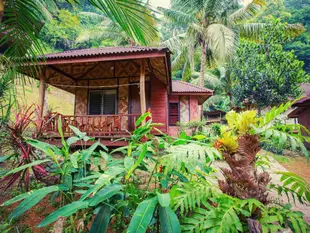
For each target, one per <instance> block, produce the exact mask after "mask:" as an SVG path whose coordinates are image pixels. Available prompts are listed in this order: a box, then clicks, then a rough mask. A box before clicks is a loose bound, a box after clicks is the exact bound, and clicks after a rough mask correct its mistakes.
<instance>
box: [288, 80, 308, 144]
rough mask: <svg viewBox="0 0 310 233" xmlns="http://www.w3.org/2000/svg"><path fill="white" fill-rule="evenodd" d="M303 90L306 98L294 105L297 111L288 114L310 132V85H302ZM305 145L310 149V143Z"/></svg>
mask: <svg viewBox="0 0 310 233" xmlns="http://www.w3.org/2000/svg"><path fill="white" fill-rule="evenodd" d="M301 89H302V90H303V91H304V94H305V97H303V98H302V99H300V100H298V101H297V102H296V103H294V105H293V107H295V109H294V110H293V111H292V112H291V113H290V114H288V117H289V118H295V119H297V121H298V123H299V124H302V125H303V126H305V127H306V128H307V129H308V130H310V84H309V83H305V84H302V85H301ZM305 145H306V147H307V148H308V149H310V143H305Z"/></svg>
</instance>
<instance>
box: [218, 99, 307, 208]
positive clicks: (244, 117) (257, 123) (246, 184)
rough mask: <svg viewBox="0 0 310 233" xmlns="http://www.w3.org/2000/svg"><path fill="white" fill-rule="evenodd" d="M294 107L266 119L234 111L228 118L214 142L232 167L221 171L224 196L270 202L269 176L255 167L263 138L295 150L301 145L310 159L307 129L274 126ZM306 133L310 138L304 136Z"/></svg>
mask: <svg viewBox="0 0 310 233" xmlns="http://www.w3.org/2000/svg"><path fill="white" fill-rule="evenodd" d="M292 104H293V102H288V103H287V104H282V105H281V106H279V107H274V108H272V109H271V110H270V111H269V112H267V113H266V115H265V116H264V117H259V116H258V114H257V112H256V111H253V110H251V111H245V112H242V113H236V112H234V111H231V112H229V113H228V114H227V115H226V119H227V122H228V127H225V128H223V129H222V135H221V137H220V138H218V139H217V141H216V143H215V146H216V147H217V148H218V149H220V150H221V151H222V153H223V155H224V158H225V161H226V162H227V163H228V165H229V167H230V169H227V168H222V172H223V175H224V177H225V180H220V181H219V186H220V189H221V190H222V191H223V192H224V193H226V194H228V195H231V196H234V197H238V198H240V199H249V198H255V199H257V200H259V201H260V202H262V203H264V204H266V203H268V193H267V185H268V183H269V181H270V177H269V174H268V173H267V172H263V173H259V172H258V171H257V169H256V167H255V162H256V160H257V156H256V155H257V153H258V152H259V151H260V147H259V143H260V141H261V140H262V139H269V138H276V139H278V140H279V142H280V144H282V145H284V144H285V143H288V144H290V145H291V146H292V148H293V150H295V149H296V147H297V146H298V147H299V148H300V150H301V151H302V152H303V153H304V155H305V156H306V157H308V156H309V154H308V151H307V149H306V148H305V146H304V144H303V142H304V141H310V137H309V135H310V132H309V131H308V130H307V129H305V127H303V126H301V125H299V124H294V125H281V126H274V125H273V124H272V123H273V121H274V120H275V119H276V118H277V117H278V116H279V115H280V114H281V113H283V112H285V111H286V110H287V109H288V108H289V107H291V105H292ZM296 132H297V133H296ZM303 132H306V133H307V134H308V136H305V135H303V134H304V133H303Z"/></svg>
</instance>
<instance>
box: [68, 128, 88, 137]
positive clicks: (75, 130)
mask: <svg viewBox="0 0 310 233" xmlns="http://www.w3.org/2000/svg"><path fill="white" fill-rule="evenodd" d="M69 127H70V129H71V130H72V131H73V132H74V134H75V135H77V136H78V137H79V138H80V139H82V138H84V137H85V136H86V133H84V132H83V133H82V132H81V131H80V130H79V129H78V128H76V127H74V126H73V125H69Z"/></svg>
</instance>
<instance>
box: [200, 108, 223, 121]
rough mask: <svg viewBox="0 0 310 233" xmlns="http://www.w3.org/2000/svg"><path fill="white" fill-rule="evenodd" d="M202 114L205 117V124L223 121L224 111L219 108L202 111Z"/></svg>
mask: <svg viewBox="0 0 310 233" xmlns="http://www.w3.org/2000/svg"><path fill="white" fill-rule="evenodd" d="M203 116H204V117H205V119H206V124H212V123H222V122H225V116H226V112H224V111H221V110H213V111H204V112H203Z"/></svg>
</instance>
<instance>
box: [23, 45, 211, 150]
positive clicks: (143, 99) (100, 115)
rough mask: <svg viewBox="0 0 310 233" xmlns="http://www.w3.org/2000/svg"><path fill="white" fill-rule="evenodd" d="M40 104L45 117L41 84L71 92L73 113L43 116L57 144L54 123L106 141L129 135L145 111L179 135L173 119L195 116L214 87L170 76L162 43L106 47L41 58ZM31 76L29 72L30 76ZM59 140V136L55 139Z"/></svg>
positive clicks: (115, 144)
mask: <svg viewBox="0 0 310 233" xmlns="http://www.w3.org/2000/svg"><path fill="white" fill-rule="evenodd" d="M38 65H40V66H41V69H40V70H41V72H40V74H39V75H32V76H35V77H33V78H36V79H38V80H40V95H39V106H40V107H41V112H40V114H41V116H43V112H44V111H43V107H44V96H45V84H49V85H52V86H55V87H57V88H60V89H62V90H65V91H67V92H70V93H72V94H74V95H75V106H74V115H71V116H69V115H61V114H54V115H53V116H45V120H46V124H47V127H46V130H45V131H46V132H45V134H46V135H48V137H49V138H53V141H54V142H55V143H56V142H57V140H56V139H57V137H58V138H59V135H58V133H57V122H58V118H61V119H62V122H63V130H64V132H65V135H66V136H67V137H68V136H70V135H71V134H72V132H71V130H70V128H69V125H73V126H76V127H78V128H79V129H80V130H81V131H82V132H86V133H87V135H89V136H92V137H95V138H100V140H101V141H102V142H103V143H104V144H106V145H114V146H120V145H123V144H122V143H123V142H122V143H121V142H120V141H118V142H113V139H117V138H120V137H126V136H129V132H132V131H133V130H134V129H135V124H134V122H135V120H136V119H137V118H138V117H139V116H140V115H141V114H142V113H144V112H146V111H147V110H150V111H151V113H152V119H153V122H156V123H162V124H163V126H160V127H159V129H160V130H161V131H163V132H165V133H168V134H170V135H175V134H176V133H177V126H176V123H177V122H178V121H180V122H182V123H186V122H188V121H191V120H198V119H200V116H199V114H198V106H199V105H201V104H203V102H204V101H206V100H207V99H208V98H209V97H210V96H211V95H212V94H213V91H212V90H209V89H206V88H201V87H198V86H194V85H192V84H189V83H185V82H182V81H173V80H172V79H171V64H170V51H169V50H168V49H167V48H160V47H108V48H95V49H82V50H71V51H66V52H60V53H53V54H47V55H44V57H43V56H42V57H40V62H38ZM28 75H30V74H28ZM61 101H62V100H61V99H60V100H59V104H60V105H61ZM58 142H59V140H58Z"/></svg>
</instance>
